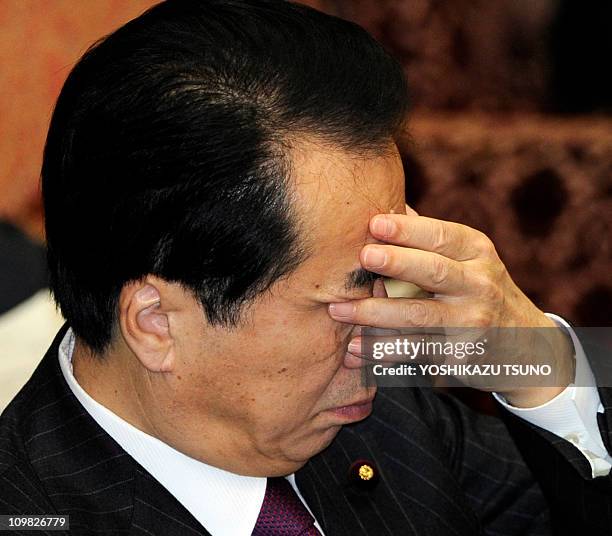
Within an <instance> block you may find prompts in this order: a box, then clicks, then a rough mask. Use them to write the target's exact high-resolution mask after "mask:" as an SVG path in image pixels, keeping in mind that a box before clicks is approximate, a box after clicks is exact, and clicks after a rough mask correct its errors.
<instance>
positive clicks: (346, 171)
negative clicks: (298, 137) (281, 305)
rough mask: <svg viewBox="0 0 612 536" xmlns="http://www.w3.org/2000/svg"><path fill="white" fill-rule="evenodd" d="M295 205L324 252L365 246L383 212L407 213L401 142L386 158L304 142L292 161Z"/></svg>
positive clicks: (370, 240) (387, 152)
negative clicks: (374, 220)
mask: <svg viewBox="0 0 612 536" xmlns="http://www.w3.org/2000/svg"><path fill="white" fill-rule="evenodd" d="M292 163H293V171H292V186H293V189H294V195H295V197H294V206H295V208H296V212H297V214H298V217H299V218H300V220H301V222H302V224H303V225H304V231H305V233H306V234H307V238H309V239H310V240H315V241H316V245H317V249H318V248H325V247H330V248H338V247H341V246H351V245H352V246H357V245H358V246H359V247H363V245H364V244H365V243H369V242H373V241H375V240H374V239H373V238H372V236H371V235H370V234H369V231H368V222H369V220H370V218H371V217H372V216H373V215H375V214H378V213H390V212H391V213H392V212H395V213H404V212H405V196H404V191H405V188H404V172H403V168H402V162H401V158H400V155H399V152H398V150H397V147H396V146H395V144H390V145H389V146H388V148H387V150H386V151H385V152H384V153H383V154H371V155H367V154H364V155H353V154H348V153H346V152H345V151H343V150H339V149H335V150H334V149H332V148H329V147H326V146H323V145H316V144H311V143H304V144H303V145H302V146H300V147H298V148H297V150H296V151H295V152H294V157H293V159H292Z"/></svg>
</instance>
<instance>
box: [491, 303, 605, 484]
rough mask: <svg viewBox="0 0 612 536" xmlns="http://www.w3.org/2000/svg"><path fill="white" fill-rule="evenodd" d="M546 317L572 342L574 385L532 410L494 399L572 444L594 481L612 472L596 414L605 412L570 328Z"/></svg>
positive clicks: (557, 317) (496, 397)
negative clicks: (585, 462)
mask: <svg viewBox="0 0 612 536" xmlns="http://www.w3.org/2000/svg"><path fill="white" fill-rule="evenodd" d="M546 316H548V317H549V318H551V319H552V320H554V321H555V322H556V323H557V324H560V325H562V326H564V327H565V328H567V330H568V332H569V334H570V336H571V338H572V342H573V344H574V351H575V358H576V376H575V378H574V382H573V383H571V384H570V385H568V386H567V388H566V389H565V390H563V391H562V392H561V393H559V394H558V395H557V396H556V397H555V398H553V399H552V400H549V401H548V402H546V403H545V404H542V405H541V406H536V407H534V408H517V407H514V406H511V405H510V404H508V402H506V400H505V399H504V398H503V396H501V395H499V394H497V393H493V396H494V397H495V399H496V400H497V401H498V402H499V403H500V404H501V405H502V406H504V408H506V409H507V410H508V411H509V412H510V413H513V414H514V415H517V416H518V417H521V418H522V419H524V420H526V421H527V422H529V423H531V424H535V425H536V426H539V427H540V428H543V429H544V430H548V431H549V432H551V433H553V434H555V435H557V436H559V437H561V438H563V439H565V440H566V441H569V442H570V443H572V444H573V445H574V446H575V447H576V448H577V449H578V450H579V451H580V452H582V454H583V455H584V456H585V458H586V459H587V460H588V462H589V464H590V466H591V474H592V476H593V478H595V477H597V476H604V475H607V474H608V473H609V472H610V469H611V468H612V457H610V455H609V454H608V452H607V451H606V448H605V447H604V444H603V441H602V439H601V433H600V431H599V426H598V425H597V412H599V413H603V411H604V409H603V406H602V404H601V400H600V398H599V392H598V391H597V386H596V384H595V378H594V376H593V372H592V371H591V367H590V365H589V363H588V361H587V358H586V355H585V353H584V349H583V348H582V345H581V344H580V340H579V339H578V337H577V336H576V334H575V333H574V330H573V329H572V327H571V326H570V325H569V324H568V323H567V322H566V321H565V320H563V319H562V318H561V317H559V316H557V315H554V314H551V313H546Z"/></svg>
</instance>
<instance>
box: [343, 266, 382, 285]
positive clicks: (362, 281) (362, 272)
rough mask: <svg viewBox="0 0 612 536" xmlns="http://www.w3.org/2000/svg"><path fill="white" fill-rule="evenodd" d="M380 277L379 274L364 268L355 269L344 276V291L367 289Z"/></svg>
mask: <svg viewBox="0 0 612 536" xmlns="http://www.w3.org/2000/svg"><path fill="white" fill-rule="evenodd" d="M380 277H382V276H381V275H380V274H377V273H374V272H370V271H369V270H366V269H365V268H357V269H356V270H353V271H352V272H350V273H348V274H346V279H345V281H344V288H345V290H354V289H358V288H364V287H368V286H370V285H371V284H372V283H374V281H376V280H377V279H378V278H380Z"/></svg>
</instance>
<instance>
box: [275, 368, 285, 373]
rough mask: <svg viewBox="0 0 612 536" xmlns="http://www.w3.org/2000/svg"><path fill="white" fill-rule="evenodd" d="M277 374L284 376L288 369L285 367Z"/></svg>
mask: <svg viewBox="0 0 612 536" xmlns="http://www.w3.org/2000/svg"><path fill="white" fill-rule="evenodd" d="M276 372H277V373H278V374H283V373H285V372H287V367H283V368H282V369H280V370H277V371H276Z"/></svg>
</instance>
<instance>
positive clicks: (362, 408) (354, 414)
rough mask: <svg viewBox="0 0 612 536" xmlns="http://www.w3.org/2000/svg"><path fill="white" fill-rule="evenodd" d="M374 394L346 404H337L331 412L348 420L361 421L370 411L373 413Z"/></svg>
mask: <svg viewBox="0 0 612 536" xmlns="http://www.w3.org/2000/svg"><path fill="white" fill-rule="evenodd" d="M373 399H374V395H372V396H370V397H368V398H365V399H361V400H358V401H357V402H353V403H351V404H347V405H345V406H337V407H335V408H332V409H331V410H330V412H331V413H333V414H334V415H336V416H337V417H341V418H342V419H343V420H347V421H349V422H350V421H360V420H361V419H365V418H366V417H367V416H368V415H369V414H370V413H372V400H373Z"/></svg>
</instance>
